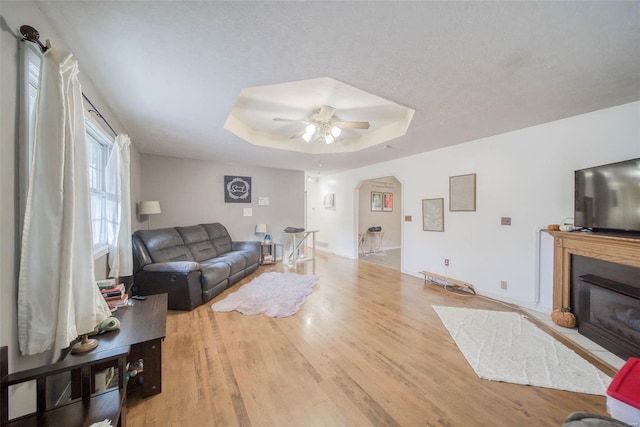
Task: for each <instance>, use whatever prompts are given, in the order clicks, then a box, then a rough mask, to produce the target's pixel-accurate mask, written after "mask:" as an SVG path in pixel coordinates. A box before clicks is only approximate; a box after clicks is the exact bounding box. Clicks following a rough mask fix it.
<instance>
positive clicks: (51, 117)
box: [18, 49, 110, 359]
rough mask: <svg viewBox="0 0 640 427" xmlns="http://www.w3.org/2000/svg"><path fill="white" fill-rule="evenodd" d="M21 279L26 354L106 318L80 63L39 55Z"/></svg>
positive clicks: (62, 55)
mask: <svg viewBox="0 0 640 427" xmlns="http://www.w3.org/2000/svg"><path fill="white" fill-rule="evenodd" d="M38 87H39V91H38V98H37V100H36V112H35V133H34V148H33V159H32V163H31V164H32V167H31V173H30V176H29V191H28V195H27V204H26V209H25V218H24V226H23V234H22V254H21V258H20V275H19V284H18V340H19V344H20V351H21V352H22V353H23V354H29V355H30V354H36V353H42V352H44V351H46V350H48V349H53V350H54V352H53V358H54V359H56V358H57V357H58V354H59V350H60V349H62V348H65V347H68V346H69V344H70V343H71V341H73V340H74V339H75V338H76V337H77V336H78V335H79V334H82V333H87V332H89V331H91V330H93V328H94V327H95V325H96V324H98V323H100V322H102V321H103V320H104V319H106V318H107V317H108V316H109V315H110V311H109V307H108V306H107V304H106V303H105V301H104V299H103V298H102V296H101V295H100V292H99V291H98V287H97V286H96V284H95V275H94V260H93V243H92V237H91V214H90V205H89V184H88V167H87V158H86V157H87V153H86V143H85V124H84V109H83V106H82V90H81V88H80V82H79V81H78V64H77V62H76V61H75V60H74V59H73V56H72V55H71V54H70V53H68V52H64V51H60V50H57V49H50V50H49V51H48V52H47V53H46V54H45V55H44V57H43V59H42V65H41V71H40V82H39V86H38Z"/></svg>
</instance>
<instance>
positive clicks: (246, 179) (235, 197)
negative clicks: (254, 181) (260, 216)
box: [224, 175, 251, 203]
mask: <svg viewBox="0 0 640 427" xmlns="http://www.w3.org/2000/svg"><path fill="white" fill-rule="evenodd" d="M224 202H225V203H251V177H250V176H230V175H225V176H224Z"/></svg>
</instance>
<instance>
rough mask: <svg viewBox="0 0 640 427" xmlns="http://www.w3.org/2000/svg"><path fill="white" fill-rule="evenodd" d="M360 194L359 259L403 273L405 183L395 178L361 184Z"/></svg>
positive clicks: (376, 179)
mask: <svg viewBox="0 0 640 427" xmlns="http://www.w3.org/2000/svg"><path fill="white" fill-rule="evenodd" d="M357 191H358V224H357V229H358V258H359V259H361V260H363V261H367V262H372V263H375V264H380V265H384V266H386V267H391V268H394V269H396V270H401V265H402V264H401V261H402V183H400V181H398V180H397V179H396V178H395V177H393V176H387V177H381V178H374V179H369V180H366V181H361V182H360V184H359V188H358V190H357ZM372 227H380V230H379V231H369V229H370V228H372Z"/></svg>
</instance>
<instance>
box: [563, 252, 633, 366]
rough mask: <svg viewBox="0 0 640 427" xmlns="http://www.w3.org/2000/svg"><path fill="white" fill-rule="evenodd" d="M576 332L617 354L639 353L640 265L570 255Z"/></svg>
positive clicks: (623, 355) (624, 355)
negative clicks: (634, 265) (639, 266)
mask: <svg viewBox="0 0 640 427" xmlns="http://www.w3.org/2000/svg"><path fill="white" fill-rule="evenodd" d="M571 258H572V259H571V306H572V311H573V313H574V314H575V316H576V320H577V324H578V332H580V333H581V334H582V335H584V336H586V337H588V338H589V339H591V340H592V341H594V342H596V343H598V344H600V345H601V346H603V347H604V348H606V349H607V350H609V351H611V352H612V353H614V354H616V355H617V356H619V357H621V358H623V359H625V360H626V359H628V358H629V357H631V356H634V357H638V356H639V355H640V268H637V267H631V266H627V265H622V264H617V263H613V262H608V261H603V260H599V259H594V258H588V257H584V256H579V255H572V256H571Z"/></svg>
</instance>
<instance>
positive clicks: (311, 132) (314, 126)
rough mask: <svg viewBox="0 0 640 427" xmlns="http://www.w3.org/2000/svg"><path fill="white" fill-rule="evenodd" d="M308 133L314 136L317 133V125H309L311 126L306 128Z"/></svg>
mask: <svg viewBox="0 0 640 427" xmlns="http://www.w3.org/2000/svg"><path fill="white" fill-rule="evenodd" d="M306 131H307V133H308V134H309V135H313V134H314V133H316V125H314V124H313V123H311V124H309V126H307V128H306ZM307 142H308V141H307Z"/></svg>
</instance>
